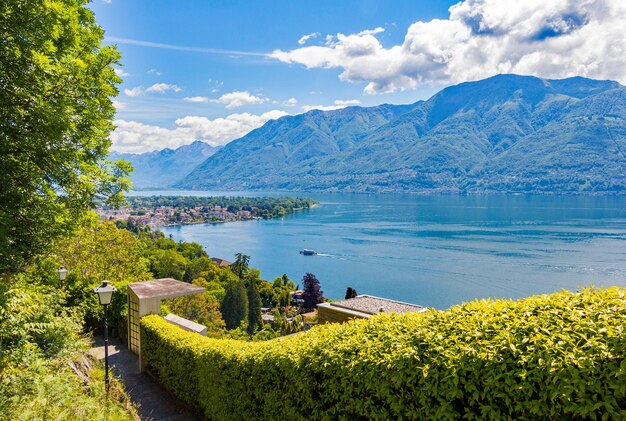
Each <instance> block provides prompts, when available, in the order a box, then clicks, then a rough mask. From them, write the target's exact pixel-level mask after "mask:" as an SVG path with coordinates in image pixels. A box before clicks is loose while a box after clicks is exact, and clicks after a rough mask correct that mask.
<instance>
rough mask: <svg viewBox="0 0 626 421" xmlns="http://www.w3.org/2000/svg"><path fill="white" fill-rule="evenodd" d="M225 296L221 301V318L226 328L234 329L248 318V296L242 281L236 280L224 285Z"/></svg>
mask: <svg viewBox="0 0 626 421" xmlns="http://www.w3.org/2000/svg"><path fill="white" fill-rule="evenodd" d="M225 289H226V294H225V296H224V301H222V306H221V310H222V317H223V318H224V322H225V323H226V328H227V329H229V330H231V329H236V328H237V327H239V325H241V322H242V321H246V320H247V318H248V294H247V292H246V287H245V285H244V283H243V281H240V280H237V281H233V282H229V283H228V284H226V288H225Z"/></svg>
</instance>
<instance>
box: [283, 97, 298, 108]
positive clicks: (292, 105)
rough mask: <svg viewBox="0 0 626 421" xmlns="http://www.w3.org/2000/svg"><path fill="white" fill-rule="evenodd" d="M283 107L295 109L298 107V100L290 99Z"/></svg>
mask: <svg viewBox="0 0 626 421" xmlns="http://www.w3.org/2000/svg"><path fill="white" fill-rule="evenodd" d="M283 105H284V106H285V107H295V106H296V105H298V100H297V99H295V98H289V99H288V100H287V101H284V102H283Z"/></svg>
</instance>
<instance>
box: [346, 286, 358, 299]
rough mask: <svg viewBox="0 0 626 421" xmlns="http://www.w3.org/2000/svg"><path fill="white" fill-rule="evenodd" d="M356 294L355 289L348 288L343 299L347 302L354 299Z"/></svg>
mask: <svg viewBox="0 0 626 421" xmlns="http://www.w3.org/2000/svg"><path fill="white" fill-rule="evenodd" d="M357 295H358V294H357V293H356V289H354V288H352V287H348V288H347V289H346V296H345V299H346V300H348V299H350V298H355V297H356V296H357Z"/></svg>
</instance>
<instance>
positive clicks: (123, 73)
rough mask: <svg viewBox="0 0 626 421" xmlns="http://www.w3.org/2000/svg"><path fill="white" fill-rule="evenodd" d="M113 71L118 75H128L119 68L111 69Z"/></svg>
mask: <svg viewBox="0 0 626 421" xmlns="http://www.w3.org/2000/svg"><path fill="white" fill-rule="evenodd" d="M113 71H114V72H115V74H116V75H118V76H119V77H122V76H128V73H126V72H125V71H124V70H123V69H120V68H115V69H113Z"/></svg>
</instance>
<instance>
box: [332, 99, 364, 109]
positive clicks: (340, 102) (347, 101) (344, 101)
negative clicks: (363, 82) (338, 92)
mask: <svg viewBox="0 0 626 421" xmlns="http://www.w3.org/2000/svg"><path fill="white" fill-rule="evenodd" d="M360 103H361V101H359V100H358V99H338V100H336V101H335V105H343V106H344V107H349V106H351V105H359V104H360Z"/></svg>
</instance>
